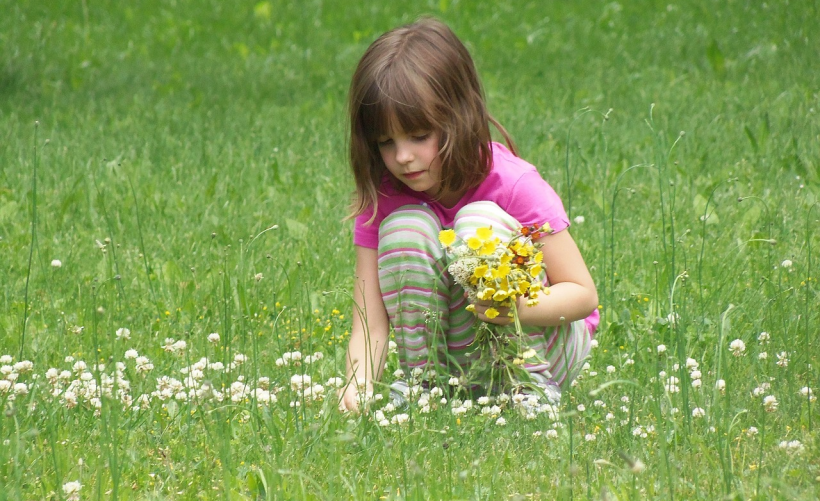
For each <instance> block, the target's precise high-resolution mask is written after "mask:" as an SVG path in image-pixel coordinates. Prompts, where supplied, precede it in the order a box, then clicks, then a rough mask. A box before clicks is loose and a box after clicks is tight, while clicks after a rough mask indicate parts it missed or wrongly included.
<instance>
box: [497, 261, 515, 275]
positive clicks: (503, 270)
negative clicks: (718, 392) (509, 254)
mask: <svg viewBox="0 0 820 501" xmlns="http://www.w3.org/2000/svg"><path fill="white" fill-rule="evenodd" d="M502 262H503V259H502ZM510 271H512V268H510V265H509V264H502V265H501V266H499V267H498V269H497V270H496V272H497V273H494V274H493V278H504V277H506V276H507V275H509V274H510Z"/></svg>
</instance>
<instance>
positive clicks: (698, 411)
mask: <svg viewBox="0 0 820 501" xmlns="http://www.w3.org/2000/svg"><path fill="white" fill-rule="evenodd" d="M704 416H706V411H705V410H703V409H702V408H701V407H695V408H694V409H692V417H693V418H696V419H697V418H702V417H704Z"/></svg>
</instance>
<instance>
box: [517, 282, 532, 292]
mask: <svg viewBox="0 0 820 501" xmlns="http://www.w3.org/2000/svg"><path fill="white" fill-rule="evenodd" d="M529 288H530V283H529V282H528V281H526V280H519V281H518V293H519V294H524V293H525V292H527V289H529Z"/></svg>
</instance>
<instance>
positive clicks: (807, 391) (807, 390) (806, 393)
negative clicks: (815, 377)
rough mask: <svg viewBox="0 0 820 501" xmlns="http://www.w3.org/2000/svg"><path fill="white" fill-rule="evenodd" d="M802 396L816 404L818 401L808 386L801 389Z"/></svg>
mask: <svg viewBox="0 0 820 501" xmlns="http://www.w3.org/2000/svg"><path fill="white" fill-rule="evenodd" d="M800 394H801V395H803V396H804V397H808V399H809V401H810V402H814V401H816V400H817V397H815V396H814V392H813V391H812V390H811V388H809V387H808V386H804V387H802V388H800Z"/></svg>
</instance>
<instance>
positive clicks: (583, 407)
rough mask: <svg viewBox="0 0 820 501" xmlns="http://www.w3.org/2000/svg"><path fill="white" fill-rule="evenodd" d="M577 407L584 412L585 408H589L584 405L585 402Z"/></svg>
mask: <svg viewBox="0 0 820 501" xmlns="http://www.w3.org/2000/svg"><path fill="white" fill-rule="evenodd" d="M577 409H578V412H584V411H585V410H587V408H586V407H585V406H584V404H578V407H577Z"/></svg>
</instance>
